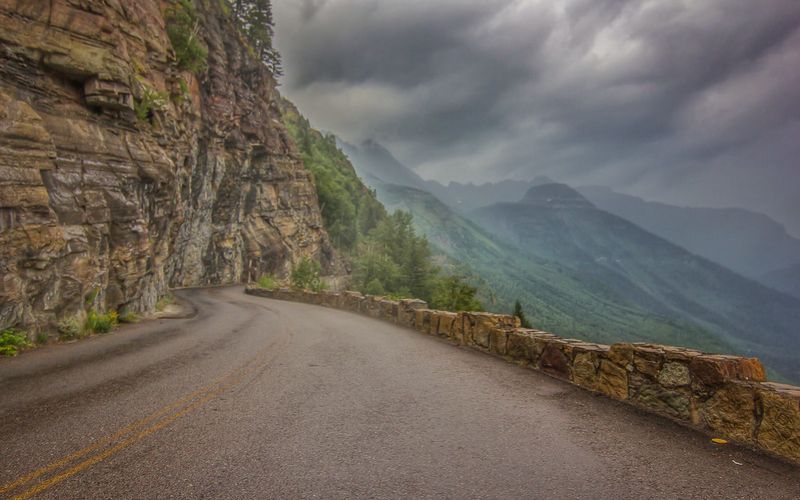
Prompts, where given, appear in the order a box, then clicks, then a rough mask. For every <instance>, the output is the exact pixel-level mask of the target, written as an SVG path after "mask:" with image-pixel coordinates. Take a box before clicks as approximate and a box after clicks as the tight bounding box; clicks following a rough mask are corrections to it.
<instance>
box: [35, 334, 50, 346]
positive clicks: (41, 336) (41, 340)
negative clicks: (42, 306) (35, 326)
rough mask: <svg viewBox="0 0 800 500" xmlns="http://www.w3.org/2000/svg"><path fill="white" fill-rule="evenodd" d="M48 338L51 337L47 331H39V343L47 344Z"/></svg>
mask: <svg viewBox="0 0 800 500" xmlns="http://www.w3.org/2000/svg"><path fill="white" fill-rule="evenodd" d="M48 339H49V337H48V335H47V332H39V333H37V334H36V343H37V344H38V345H43V344H46V343H47V340H48Z"/></svg>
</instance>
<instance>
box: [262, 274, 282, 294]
mask: <svg viewBox="0 0 800 500" xmlns="http://www.w3.org/2000/svg"><path fill="white" fill-rule="evenodd" d="M258 287H259V288H263V289H265V290H274V289H275V288H277V287H278V280H277V279H275V276H273V275H271V274H264V275H262V276H261V277H260V278H258Z"/></svg>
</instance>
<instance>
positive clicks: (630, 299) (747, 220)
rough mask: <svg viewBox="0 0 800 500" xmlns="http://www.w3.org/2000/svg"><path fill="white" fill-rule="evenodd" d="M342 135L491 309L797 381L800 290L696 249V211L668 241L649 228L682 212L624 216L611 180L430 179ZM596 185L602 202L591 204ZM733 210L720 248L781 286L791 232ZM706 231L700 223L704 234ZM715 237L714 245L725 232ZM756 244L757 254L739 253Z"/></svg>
mask: <svg viewBox="0 0 800 500" xmlns="http://www.w3.org/2000/svg"><path fill="white" fill-rule="evenodd" d="M348 146H349V145H348ZM348 146H344V147H343V149H344V150H345V152H346V153H347V154H348V155H349V156H350V158H351V160H352V162H353V165H354V166H355V168H356V171H357V172H358V174H359V175H360V176H361V177H362V178H363V179H365V181H366V182H367V183H368V184H370V185H371V186H372V187H374V188H375V189H376V191H377V194H378V198H379V199H380V200H381V201H382V202H383V203H384V204H385V205H386V206H387V208H389V209H395V208H402V209H405V210H408V211H410V212H411V213H412V214H413V215H414V220H415V225H416V226H417V228H418V229H419V230H420V231H421V232H422V233H424V234H426V235H427V236H428V238H429V240H430V241H431V243H432V244H433V245H434V246H435V247H437V248H438V249H439V250H440V251H441V252H442V253H443V254H445V255H447V256H448V257H450V258H451V259H454V260H456V261H458V262H461V263H462V264H463V265H464V266H465V267H466V268H467V269H469V270H471V272H472V273H474V274H475V275H477V276H479V277H480V278H482V279H483V280H484V281H485V283H486V285H487V286H486V287H482V288H486V289H488V290H490V291H491V292H490V294H491V297H489V298H488V299H489V300H488V301H489V304H490V306H492V307H493V308H494V309H496V310H502V309H504V308H508V307H510V304H511V303H513V301H514V300H517V299H519V300H521V301H522V302H523V304H525V305H526V307H528V308H529V315H530V316H532V317H534V318H535V319H537V320H538V321H539V323H538V324H537V326H539V327H542V328H545V329H549V330H551V331H553V332H555V333H559V334H561V335H572V334H573V333H574V335H575V336H578V337H581V338H586V339H591V340H596V341H602V342H613V341H616V340H634V341H635V340H640V341H641V340H647V341H653V342H661V343H667V344H679V345H688V346H693V347H698V348H701V349H706V350H711V351H715V350H716V351H721V352H733V351H735V352H738V353H741V354H749V355H758V356H759V357H761V358H762V359H763V360H764V361H765V363H767V364H768V366H770V367H771V368H772V369H774V370H776V371H777V372H779V373H780V374H781V375H783V376H784V377H786V378H788V379H792V380H794V381H800V356H798V354H797V353H798V352H800V329H798V327H797V325H800V300H798V299H796V298H794V297H790V296H788V295H787V294H784V293H780V292H778V291H776V290H773V289H771V288H768V287H766V286H763V285H761V284H759V283H757V282H755V281H753V280H751V279H748V278H745V277H744V276H741V275H739V274H737V273H735V272H733V271H732V270H730V269H728V268H726V267H723V266H722V265H719V264H717V263H715V262H714V261H716V262H720V261H719V260H716V259H713V258H712V259H709V258H703V257H708V255H707V254H712V253H713V252H714V248H715V247H714V245H713V243H711V242H703V238H702V236H703V229H702V227H703V224H702V223H700V222H698V223H697V224H696V225H695V228H694V229H693V230H692V231H690V230H688V229H687V230H686V231H685V233H684V234H683V236H682V237H683V238H684V239H686V240H689V241H692V239H691V236H692V235H694V236H696V237H697V241H700V242H701V243H702V244H701V243H696V244H695V247H694V248H689V249H685V248H683V245H680V244H676V243H677V242H676V241H674V239H678V236H681V233H680V232H679V231H678V232H677V233H678V236H675V235H672V237H668V236H667V235H666V234H659V233H658V232H657V231H656V230H654V229H651V227H649V226H653V227H659V226H658V224H656V222H658V221H662V220H663V219H664V218H667V217H668V215H669V214H672V213H683V212H680V207H672V206H669V205H663V204H654V205H658V206H654V205H649V204H648V205H646V207H649V209H650V210H651V211H652V212H653V215H650V216H647V217H646V216H644V215H642V213H645V214H647V213H648V211H647V210H644V209H642V210H639V211H638V212H637V211H636V210H635V209H634V210H633V212H636V215H638V218H637V221H638V224H637V223H636V222H637V221H630V220H628V219H627V217H623V216H620V215H619V214H615V213H612V212H613V211H611V210H605V209H604V206H605V205H613V204H612V201H614V200H618V198H615V197H614V196H613V195H618V193H613V191H612V192H610V190H600V189H597V188H584V190H585V191H586V192H587V193H588V194H589V195H590V196H584V195H582V194H581V193H579V192H578V191H576V190H574V189H572V188H570V187H569V186H567V185H564V184H557V183H553V182H552V181H550V180H549V179H536V180H534V181H532V182H512V181H506V182H501V183H495V184H484V185H480V186H476V185H471V184H458V183H450V184H449V185H448V186H443V185H441V184H439V183H436V182H431V181H425V180H423V179H421V178H420V177H419V176H418V175H416V174H415V173H414V172H413V171H411V170H410V169H408V168H407V167H405V166H404V165H402V163H400V162H399V161H397V160H396V159H395V158H394V157H393V156H392V155H391V153H389V152H388V151H387V150H386V149H385V148H383V147H381V146H380V145H379V144H377V143H369V144H367V145H366V146H359V147H353V146H349V147H348ZM387 179H388V180H387ZM609 192H610V193H611V194H609ZM517 194H518V196H516V195H517ZM601 195H603V201H602V203H595V198H600V197H601ZM620 196H624V195H620ZM631 198H633V197H631ZM625 200H626V201H627V202H629V203H632V202H631V200H629V199H628V198H625ZM633 201H635V200H633ZM486 202H489V203H488V206H483V205H484V204H485V203H486ZM641 203H645V204H647V203H648V202H645V201H643V200H641ZM618 205H620V203H618V204H617V205H613V206H614V207H616V206H618ZM661 205H663V207H661ZM661 208H663V210H661ZM674 209H678V210H679V212H675V210H674ZM615 210H621V209H619V208H615ZM690 210H694V209H690ZM697 210H698V212H697V213H699V214H706V213H707V214H709V216H708V217H707V218H706V219H705V220H706V224H709V225H711V226H715V227H718V226H720V225H721V222H720V220H725V219H726V218H725V214H727V213H728V212H726V211H724V210H722V211H717V210H713V209H708V212H705V210H706V209H697ZM720 212H721V213H722V214H720ZM734 212H735V214H736V215H738V217H735V218H736V219H737V220H738V221H740V225H741V227H739V228H738V229H736V230H737V231H739V232H738V233H737V234H738V236H737V237H735V238H734V240H737V241H738V240H739V239H744V238H745V236H746V235H749V238H750V239H748V240H747V241H746V243H747V245H750V248H749V249H747V250H745V249H742V248H740V247H742V246H744V245H745V241H739V242H738V246H737V248H736V249H734V250H731V249H727V253H725V258H726V259H728V262H733V263H735V265H737V266H739V267H740V268H741V267H744V266H748V267H746V268H747V270H748V273H747V274H748V275H749V276H752V277H761V279H763V280H765V281H767V282H770V283H776V285H774V286H776V288H777V287H778V285H777V283H779V282H780V280H784V281H788V283H783V284H781V286H780V288H781V289H783V290H786V291H791V286H792V283H797V282H800V280H799V281H793V279H792V272H793V271H796V270H795V268H794V267H791V255H792V245H793V242H792V238H791V237H790V236H788V235H786V233H785V231H782V230H780V229H781V228H780V226H779V225H777V223H774V221H771V219H769V218H766V217H764V216H757V215H756V214H751V213H750V212H746V211H743V210H742V211H734ZM664 214H667V215H664ZM712 215H713V216H716V218H715V217H712ZM750 215H753V217H750ZM682 217H684V218H685V217H689V218H690V219H691V218H692V215H691V214H690V215H688V216H686V215H683V216H682ZM631 218H634V217H633V216H631ZM694 218H695V219H698V218H701V217H699V215H695V216H694ZM693 222H694V221H693ZM771 223H772V224H775V226H777V227H778V230H775V226H773V225H772V224H771ZM678 224H679V225H680V224H681V222H678ZM682 225H683V226H684V227H692V226H691V224H688V223H683V224H682ZM729 225H730V226H731V227H734V228H735V227H737V226H736V224H733V223H730V224H729ZM663 227H665V228H669V227H671V226H670V224H663ZM722 227H723V228H724V226H722ZM770 228H771V229H770ZM720 230H723V229H720ZM731 230H733V229H731ZM661 231H662V232H666V229H662V230H661ZM714 231H715V230H712V229H708V230H706V235H707V236H706V237H707V239H712V237H713V235H714V234H715V233H714ZM759 237H761V238H768V237H769V238H772V239H770V242H771V243H761V242H758V241H751V240H754V239H755V240H758V238H759ZM777 242H781V245H782V246H781V250H780V251H778V250H776V246H779V245H778V243H777ZM719 245H721V247H720V248H721V249H726V248H727V246H730V245H733V243H731V242H730V241H729V242H728V244H727V245H726V244H724V243H720V244H719ZM759 245H760V248H762V249H763V252H764V253H763V255H765V257H764V259H763V260H764V262H761V261H759V259H757V258H753V257H752V255H753V254H754V253H757V252H758V248H759ZM701 250H702V251H701ZM770 252H772V253H770ZM797 255H800V254H797ZM712 260H713V261H712ZM782 263H787V266H788V267H787V268H786V270H784V271H783V272H780V273H777V274H778V275H776V276H764V275H763V274H761V275H760V274H759V273H760V271H761V270H762V269H767V270H770V269H774V267H770V266H772V265H773V264H775V265H780V264H782ZM729 266H730V267H733V265H729ZM768 280H771V281H768ZM795 291H796V290H795Z"/></svg>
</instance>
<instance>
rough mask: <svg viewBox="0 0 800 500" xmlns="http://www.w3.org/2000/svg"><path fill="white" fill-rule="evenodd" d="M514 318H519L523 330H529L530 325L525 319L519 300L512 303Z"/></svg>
mask: <svg viewBox="0 0 800 500" xmlns="http://www.w3.org/2000/svg"><path fill="white" fill-rule="evenodd" d="M514 316H516V317H518V318H519V321H520V324H521V325H522V327H523V328H531V323H530V321H528V319H527V318H526V317H525V311H523V310H522V304H520V302H519V300H518V301H516V302H514Z"/></svg>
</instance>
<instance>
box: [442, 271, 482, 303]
mask: <svg viewBox="0 0 800 500" xmlns="http://www.w3.org/2000/svg"><path fill="white" fill-rule="evenodd" d="M477 292H478V289H477V288H476V287H474V286H472V285H470V284H469V283H467V282H466V281H464V279H463V278H461V277H459V276H445V277H444V278H441V279H439V281H438V282H437V283H436V288H435V289H434V291H433V297H432V300H431V306H432V307H433V308H434V309H444V310H445V311H454V312H458V311H483V305H482V304H481V303H480V302H479V301H478V299H476V298H475V295H476V293H477Z"/></svg>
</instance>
